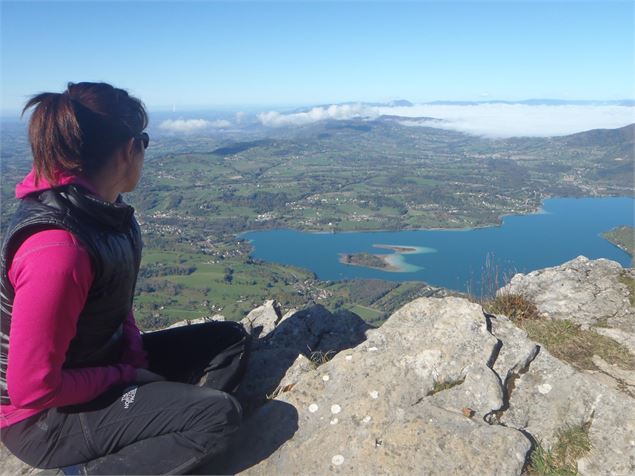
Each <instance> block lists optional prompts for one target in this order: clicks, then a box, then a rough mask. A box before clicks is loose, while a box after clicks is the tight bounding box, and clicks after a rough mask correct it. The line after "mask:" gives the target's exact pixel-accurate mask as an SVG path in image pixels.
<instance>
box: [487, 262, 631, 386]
mask: <svg viewBox="0 0 635 476" xmlns="http://www.w3.org/2000/svg"><path fill="white" fill-rule="evenodd" d="M498 293H499V294H505V293H511V294H520V295H522V296H523V297H525V298H526V299H528V300H530V301H532V302H533V303H534V304H535V305H536V307H537V309H538V312H539V313H540V314H541V315H543V316H545V317H547V318H550V319H558V320H567V321H571V322H573V323H576V324H579V325H580V326H581V327H582V328H583V329H586V330H592V331H593V332H595V333H597V334H600V335H603V336H605V337H608V338H609V339H612V340H613V341H615V342H617V343H618V344H621V345H622V346H624V347H625V348H626V349H628V351H629V352H630V353H631V354H633V355H635V306H633V302H634V300H635V296H634V295H633V293H635V270H633V269H632V268H627V269H623V268H622V267H621V266H620V264H619V263H616V262H615V261H610V260H607V259H598V260H589V259H587V258H585V257H584V256H579V257H577V258H576V259H574V260H571V261H568V262H566V263H564V264H562V265H560V266H556V267H553V268H547V269H541V270H538V271H534V272H532V273H529V274H517V275H515V276H514V277H513V278H512V280H511V282H510V283H509V284H508V285H507V286H505V287H503V288H502V289H500V290H499V291H498ZM592 361H593V363H594V364H595V366H596V368H597V370H594V371H590V372H589V373H590V374H592V375H593V376H594V377H596V380H598V381H601V382H602V383H604V384H607V385H609V386H612V387H614V388H617V389H621V390H625V391H627V392H628V393H629V394H630V395H631V396H635V370H634V369H632V368H630V369H624V368H620V367H618V366H616V365H612V364H609V363H608V362H606V361H605V360H604V359H603V358H602V357H600V356H599V355H594V356H592Z"/></svg>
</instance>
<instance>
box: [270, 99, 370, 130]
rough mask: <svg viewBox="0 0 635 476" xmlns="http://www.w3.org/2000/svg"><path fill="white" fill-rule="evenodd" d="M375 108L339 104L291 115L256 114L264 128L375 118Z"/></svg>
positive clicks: (275, 113)
mask: <svg viewBox="0 0 635 476" xmlns="http://www.w3.org/2000/svg"><path fill="white" fill-rule="evenodd" d="M374 109H375V108H371V107H367V106H364V105H363V104H341V105H336V104H334V105H331V106H323V107H314V108H313V109H311V110H310V111H307V112H296V113H292V114H280V113H279V112H276V111H270V112H263V113H262V114H258V119H259V120H260V122H261V123H262V124H263V125H265V126H271V127H279V126H301V125H304V124H310V123H312V122H318V121H323V120H326V119H335V120H344V119H354V118H372V117H376V115H377V113H376V111H375V110H374Z"/></svg>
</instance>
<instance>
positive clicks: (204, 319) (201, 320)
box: [167, 314, 225, 329]
mask: <svg viewBox="0 0 635 476" xmlns="http://www.w3.org/2000/svg"><path fill="white" fill-rule="evenodd" d="M224 320H225V316H221V315H220V314H214V315H213V316H209V317H199V318H197V319H186V320H184V321H178V322H175V323H174V324H172V325H170V326H168V327H167V329H172V328H174V327H183V326H191V325H194V324H203V323H204V322H211V321H224Z"/></svg>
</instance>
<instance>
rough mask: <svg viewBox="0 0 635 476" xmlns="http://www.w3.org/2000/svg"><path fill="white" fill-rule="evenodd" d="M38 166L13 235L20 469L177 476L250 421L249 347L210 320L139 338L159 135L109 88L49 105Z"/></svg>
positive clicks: (5, 421)
mask: <svg viewBox="0 0 635 476" xmlns="http://www.w3.org/2000/svg"><path fill="white" fill-rule="evenodd" d="M30 108H33V111H32V115H31V118H30V122H29V140H30V143H31V148H32V152H33V170H32V171H31V172H30V173H29V174H28V175H27V176H26V177H25V179H24V180H23V181H22V182H21V183H20V184H18V185H17V187H16V196H17V198H18V199H20V205H19V207H18V210H17V212H16V214H15V215H14V217H13V219H12V221H11V223H10V224H9V226H8V227H7V229H6V230H5V240H4V244H3V248H2V261H1V263H0V264H1V269H0V284H1V295H0V298H1V307H0V310H1V315H0V317H1V323H2V327H1V336H0V337H1V341H0V384H1V390H2V392H1V395H0V404H1V406H0V410H1V413H0V414H1V419H0V427H1V428H2V434H1V438H2V442H3V443H4V444H5V446H6V447H7V448H8V449H9V450H10V451H11V452H12V453H14V454H15V455H16V456H17V457H18V458H20V459H22V460H23V461H25V462H26V463H28V464H30V465H32V466H35V467H39V468H61V469H60V471H61V472H62V473H63V474H181V473H185V472H188V471H189V470H191V469H193V468H194V467H196V466H198V465H200V464H201V463H202V462H203V461H208V460H210V459H213V457H214V456H216V455H218V454H219V453H220V452H221V451H222V450H223V449H224V448H225V447H226V446H227V444H228V439H229V437H230V436H231V434H232V433H234V432H235V431H236V430H237V428H238V426H239V423H240V420H241V408H240V405H239V403H238V402H237V401H236V399H235V398H233V397H232V396H231V395H229V394H228V393H226V392H232V391H235V389H236V387H237V386H238V383H239V381H240V378H241V377H242V374H243V372H244V367H245V364H246V353H247V348H248V337H247V336H246V334H245V332H244V330H243V329H242V326H240V325H238V324H236V323H231V322H227V323H217V322H211V323H206V324H201V325H196V326H186V327H181V328H176V329H169V330H164V331H160V332H154V333H149V334H144V335H141V334H140V332H139V330H138V328H137V326H136V324H135V320H134V315H133V312H132V300H133V295H134V288H135V282H136V279H137V273H138V270H139V263H140V261H141V246H142V244H141V236H140V231H139V226H138V224H137V222H136V220H135V218H134V215H133V212H134V210H133V208H132V207H130V206H129V205H127V204H126V203H124V201H123V200H122V198H121V194H122V193H124V192H130V191H132V190H133V189H134V188H135V187H136V185H137V183H138V181H139V178H140V176H141V169H142V166H143V160H144V154H145V149H146V148H147V147H148V143H149V136H148V134H147V133H146V132H144V129H145V128H146V126H147V123H148V118H147V115H146V112H145V109H144V106H143V104H142V103H141V102H140V101H139V100H138V99H136V98H134V97H132V96H129V95H128V93H127V92H126V91H124V90H121V89H117V88H114V87H112V86H110V85H108V84H105V83H78V84H72V83H69V85H68V88H67V90H66V91H64V92H63V93H61V94H57V93H42V94H39V95H37V96H35V97H33V98H32V99H31V100H30V101H28V102H27V104H26V106H25V108H24V110H25V111H26V110H28V109H30Z"/></svg>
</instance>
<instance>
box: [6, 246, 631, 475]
mask: <svg viewBox="0 0 635 476" xmlns="http://www.w3.org/2000/svg"><path fill="white" fill-rule="evenodd" d="M631 273H632V270H622V269H621V267H619V265H617V266H616V264H615V263H612V262H610V261H607V260H597V261H589V260H586V258H578V259H576V260H573V261H571V262H569V263H565V264H564V265H562V266H561V267H557V268H551V269H548V270H542V271H539V272H535V273H530V274H528V275H526V276H523V275H518V276H516V277H514V278H513V280H512V282H511V284H510V285H509V287H507V288H505V290H503V291H501V292H515V293H521V294H523V295H526V296H527V297H529V298H530V299H532V300H533V301H534V302H536V304H537V306H538V309H539V311H540V312H541V313H546V314H549V316H550V317H551V318H552V319H569V320H572V321H574V322H577V323H579V324H581V325H583V326H586V327H588V328H590V329H592V330H597V331H598V333H600V332H602V333H603V334H604V335H606V336H607V337H610V338H612V339H615V341H619V342H622V343H623V344H624V345H625V347H627V348H630V349H631V351H632V346H631V347H628V343H629V342H630V343H631V344H632V342H633V341H632V338H633V335H632V330H631V329H633V322H631V321H632V319H633V316H634V315H633V309H632V305H631V304H630V301H629V294H628V293H629V290H628V284H625V283H628V281H627V280H625V279H624V276H627V277H628V276H631V275H632V274H631ZM545 295H547V296H550V299H555V300H556V301H554V302H553V303H552V302H550V301H549V299H548V298H545V297H544V296H545ZM593 296H595V298H593ZM594 299H595V300H594ZM603 299H606V303H605V305H601V303H599V302H596V300H603ZM567 300H568V301H569V303H568V304H567ZM629 319H630V320H629ZM242 324H243V325H244V326H245V328H246V329H247V330H248V331H249V332H250V333H251V334H252V336H253V337H254V342H253V349H252V356H251V361H250V364H249V366H248V369H247V373H246V375H245V378H244V383H243V384H242V386H241V388H240V389H239V392H238V394H237V397H238V398H239V399H240V400H241V402H242V403H243V406H244V409H245V422H244V425H243V429H242V431H241V432H240V434H239V436H238V440H237V441H236V444H235V445H234V446H233V448H232V449H231V450H230V451H229V452H228V453H227V454H225V455H224V456H223V458H222V460H221V459H219V460H216V461H214V462H212V463H210V464H209V465H207V466H206V467H203V468H200V469H199V471H198V472H199V473H200V474H209V473H240V474H243V473H244V474H285V475H286V474H303V475H304V474H316V475H317V474H327V473H342V474H431V475H435V474H438V475H446V474H465V475H468V474H469V475H473V474H479V475H490V474H491V475H494V474H496V475H499V474H501V475H513V474H521V473H522V472H523V471H524V470H525V469H527V465H528V462H529V460H530V458H531V454H532V452H533V451H534V450H535V449H536V448H537V446H538V445H540V446H541V447H542V448H544V449H545V450H549V449H550V448H552V447H554V445H555V444H556V441H557V440H558V436H559V434H560V432H561V431H562V430H563V429H566V428H569V427H582V428H584V430H585V431H586V433H587V434H588V439H589V441H590V446H591V450H590V452H588V453H586V454H583V455H582V456H579V457H577V470H578V472H579V473H580V474H583V475H604V474H606V475H609V474H610V475H628V474H635V417H634V413H633V410H632V408H633V406H634V405H635V399H633V398H632V397H631V396H630V395H629V394H628V393H627V392H625V391H623V389H619V388H614V387H615V385H613V383H614V381H615V378H614V377H609V373H610V372H612V373H613V374H618V373H619V374H620V375H621V377H620V378H621V379H622V380H623V381H630V380H629V379H630V378H631V376H630V374H629V373H628V370H625V369H622V368H619V367H616V366H615V365H613V364H611V363H608V362H606V361H605V360H604V359H602V358H601V357H599V356H595V357H593V363H594V364H595V365H596V366H597V368H598V369H599V370H597V371H596V372H595V373H590V372H587V371H582V370H579V369H576V368H574V367H572V366H571V365H569V364H567V363H566V362H563V361H561V360H559V359H557V358H556V357H554V356H553V355H552V354H551V353H550V352H549V351H548V350H547V349H546V348H544V347H543V346H541V345H540V344H539V343H537V342H534V341H532V340H531V339H530V338H529V337H528V336H527V334H526V332H525V331H524V330H523V329H521V328H519V327H517V326H516V325H515V324H514V323H513V322H511V321H510V320H509V319H508V318H507V317H506V316H503V315H490V314H486V313H485V312H484V311H483V309H482V308H481V306H480V305H478V304H475V303H472V302H470V301H468V300H466V299H463V298H458V297H445V298H420V299H417V300H415V301H413V302H411V303H409V304H407V305H405V306H404V307H402V308H401V309H400V310H398V311H397V312H395V313H394V314H393V315H392V316H391V317H390V318H389V319H388V320H387V321H386V322H385V323H384V324H383V325H382V326H381V327H380V328H373V327H371V326H369V325H367V324H366V323H365V322H364V321H363V320H362V319H361V318H359V317H358V316H356V315H355V314H352V313H350V312H346V311H340V312H337V313H331V312H329V311H328V310H327V309H325V308H324V307H322V306H319V305H315V306H312V307H309V308H306V309H301V310H294V311H290V312H287V313H286V314H284V315H283V314H282V313H281V311H280V309H279V307H278V306H277V304H276V303H275V302H273V301H268V302H266V303H264V305H263V306H261V307H259V308H257V309H255V310H254V311H252V312H251V313H250V314H249V315H248V316H247V317H246V318H245V319H243V321H242ZM597 325H601V326H604V327H594V326H597ZM611 326H613V327H611ZM625 372H626V373H625ZM601 376H603V377H606V379H608V380H606V381H605V380H603V379H602V378H599V377H601ZM16 474H19V473H16Z"/></svg>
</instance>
